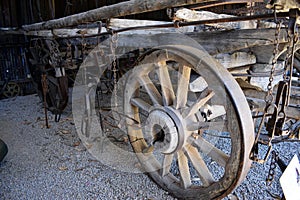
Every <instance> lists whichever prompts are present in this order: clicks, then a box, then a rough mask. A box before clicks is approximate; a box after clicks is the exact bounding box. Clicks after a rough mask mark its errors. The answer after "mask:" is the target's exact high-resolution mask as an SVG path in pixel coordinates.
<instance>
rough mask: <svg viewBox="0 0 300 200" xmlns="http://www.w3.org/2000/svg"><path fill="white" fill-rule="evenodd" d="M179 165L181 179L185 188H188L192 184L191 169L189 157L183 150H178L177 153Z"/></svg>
mask: <svg viewBox="0 0 300 200" xmlns="http://www.w3.org/2000/svg"><path fill="white" fill-rule="evenodd" d="M177 160H178V167H179V172H180V181H181V184H182V186H183V188H185V189H186V188H188V187H190V186H191V185H192V181H191V175H190V169H189V165H188V159H187V157H186V155H184V153H183V151H181V150H180V151H178V153H177Z"/></svg>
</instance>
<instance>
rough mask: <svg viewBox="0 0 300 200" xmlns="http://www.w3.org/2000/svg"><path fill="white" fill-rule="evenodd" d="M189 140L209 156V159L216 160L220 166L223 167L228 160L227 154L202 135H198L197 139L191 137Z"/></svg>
mask: <svg viewBox="0 0 300 200" xmlns="http://www.w3.org/2000/svg"><path fill="white" fill-rule="evenodd" d="M191 140H192V144H193V145H195V146H196V147H198V148H199V149H200V150H201V151H202V152H203V153H204V154H206V155H208V156H209V157H211V159H213V160H214V161H216V162H217V163H218V164H219V165H220V166H222V167H225V165H226V163H227V162H228V160H229V155H227V154H226V153H224V152H223V151H221V150H220V149H218V148H217V147H215V146H214V145H213V144H211V143H209V142H208V141H206V140H205V139H204V138H202V137H199V138H198V139H195V138H191Z"/></svg>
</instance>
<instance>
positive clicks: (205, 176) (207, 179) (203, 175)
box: [184, 145, 214, 186]
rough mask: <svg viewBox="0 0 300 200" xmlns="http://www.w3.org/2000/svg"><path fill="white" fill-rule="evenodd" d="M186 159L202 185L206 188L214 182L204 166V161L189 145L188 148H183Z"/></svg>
mask: <svg viewBox="0 0 300 200" xmlns="http://www.w3.org/2000/svg"><path fill="white" fill-rule="evenodd" d="M184 150H185V152H186V154H187V157H188V158H189V159H190V161H191V162H192V164H193V166H194V168H195V170H196V171H197V173H198V176H199V177H200V179H201V181H202V183H203V184H204V185H205V186H208V185H210V184H212V183H213V182H214V179H213V177H212V174H211V173H210V171H209V169H208V167H207V165H206V164H205V162H204V160H203V159H202V158H201V156H200V154H199V152H198V150H197V149H196V148H195V147H193V146H191V145H189V146H188V147H186V148H184Z"/></svg>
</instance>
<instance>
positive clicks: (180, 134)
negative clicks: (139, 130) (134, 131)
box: [145, 107, 185, 154]
mask: <svg viewBox="0 0 300 200" xmlns="http://www.w3.org/2000/svg"><path fill="white" fill-rule="evenodd" d="M182 123H183V120H182V117H181V115H180V114H179V112H178V111H176V110H174V109H172V108H171V107H164V108H163V109H154V110H152V111H151V112H150V114H149V116H148V118H147V121H146V127H145V129H146V130H145V132H146V134H145V135H146V136H147V137H146V138H147V140H148V141H151V145H153V146H154V149H155V150H158V151H161V152H162V153H164V154H172V153H174V152H176V151H177V150H178V149H181V148H182V146H183V144H184V141H185V133H184V129H183V127H184V126H183V125H182Z"/></svg>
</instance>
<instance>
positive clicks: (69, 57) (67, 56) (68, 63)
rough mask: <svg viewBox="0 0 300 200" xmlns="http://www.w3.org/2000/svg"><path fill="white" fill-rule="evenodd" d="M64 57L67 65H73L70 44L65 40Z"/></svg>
mask: <svg viewBox="0 0 300 200" xmlns="http://www.w3.org/2000/svg"><path fill="white" fill-rule="evenodd" d="M66 59H67V65H68V66H71V67H72V66H73V55H72V44H71V42H70V41H68V42H67V55H66Z"/></svg>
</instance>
